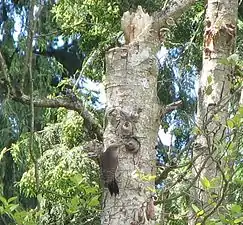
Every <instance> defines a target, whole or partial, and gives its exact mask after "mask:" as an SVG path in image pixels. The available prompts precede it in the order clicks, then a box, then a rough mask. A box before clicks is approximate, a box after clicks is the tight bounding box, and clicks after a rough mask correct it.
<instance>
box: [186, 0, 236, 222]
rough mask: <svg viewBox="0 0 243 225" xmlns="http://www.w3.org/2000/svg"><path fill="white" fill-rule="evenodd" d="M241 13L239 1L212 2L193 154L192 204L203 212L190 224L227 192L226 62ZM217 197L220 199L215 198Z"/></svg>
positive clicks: (208, 213)
mask: <svg viewBox="0 0 243 225" xmlns="http://www.w3.org/2000/svg"><path fill="white" fill-rule="evenodd" d="M237 11H238V1H237V0H231V1H228V0H219V1H214V0H209V1H208V6H207V10H206V17H205V24H206V27H205V32H204V52H203V69H202V72H201V75H200V81H199V93H198V108H197V126H198V131H197V132H198V137H197V140H196V144H195V147H194V152H193V154H194V156H195V157H198V158H197V160H196V161H195V166H194V168H193V174H194V176H197V175H198V174H199V173H200V175H199V176H198V177H199V179H198V180H197V182H196V184H195V189H194V190H192V192H191V194H192V195H191V200H192V203H193V204H194V205H196V206H197V207H198V209H200V210H203V211H201V213H202V215H201V216H200V215H197V216H196V213H195V212H193V211H191V213H190V216H189V222H188V224H190V225H195V224H196V223H197V222H201V223H202V224H204V223H205V221H206V220H207V219H208V218H210V217H211V216H212V215H213V214H214V213H215V211H216V210H217V208H218V207H219V205H220V203H222V198H223V195H224V193H223V192H224V191H225V190H226V189H227V182H226V181H225V180H224V174H223V173H222V168H223V166H224V165H225V162H223V157H224V156H225V154H226V152H225V151H222V148H221V149H220V146H221V147H222V146H223V143H224V141H225V136H226V132H228V131H227V129H226V120H227V117H228V114H229V113H228V109H229V100H230V86H231V79H232V76H233V68H232V66H231V65H230V64H229V63H226V64H223V63H222V60H223V59H227V58H228V57H229V56H230V55H231V54H232V53H233V52H234V49H235V39H236V22H237ZM221 167H222V168H221ZM205 179H206V180H208V181H209V182H210V184H209V185H210V188H209V187H205ZM203 183H204V185H203ZM206 186H207V185H206ZM213 195H216V196H217V198H215V199H214V198H213ZM194 209H195V207H194ZM194 211H195V210H194ZM197 213H198V212H197Z"/></svg>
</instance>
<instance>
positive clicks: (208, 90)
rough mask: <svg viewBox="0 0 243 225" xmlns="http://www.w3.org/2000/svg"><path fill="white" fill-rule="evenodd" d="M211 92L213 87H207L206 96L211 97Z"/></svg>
mask: <svg viewBox="0 0 243 225" xmlns="http://www.w3.org/2000/svg"><path fill="white" fill-rule="evenodd" d="M212 92H213V86H212V85H208V86H207V88H206V95H211V94H212Z"/></svg>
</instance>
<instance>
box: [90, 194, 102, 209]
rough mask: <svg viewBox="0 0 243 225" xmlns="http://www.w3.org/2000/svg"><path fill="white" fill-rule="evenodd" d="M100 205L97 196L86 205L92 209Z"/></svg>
mask: <svg viewBox="0 0 243 225" xmlns="http://www.w3.org/2000/svg"><path fill="white" fill-rule="evenodd" d="M99 204H100V201H99V195H96V196H94V197H93V198H92V199H91V200H90V202H89V203H88V206H90V207H94V206H97V205H99Z"/></svg>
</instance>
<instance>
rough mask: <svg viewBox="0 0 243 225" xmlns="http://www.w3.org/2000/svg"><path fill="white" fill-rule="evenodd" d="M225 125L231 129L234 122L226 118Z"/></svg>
mask: <svg viewBox="0 0 243 225" xmlns="http://www.w3.org/2000/svg"><path fill="white" fill-rule="evenodd" d="M227 126H228V127H229V128H230V129H233V128H234V122H233V121H232V119H228V120H227Z"/></svg>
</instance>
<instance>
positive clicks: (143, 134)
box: [101, 7, 159, 225]
mask: <svg viewBox="0 0 243 225" xmlns="http://www.w3.org/2000/svg"><path fill="white" fill-rule="evenodd" d="M152 22H153V21H152V17H150V16H149V15H148V14H144V13H143V11H142V9H141V8H140V7H139V8H138V10H137V12H136V13H132V14H130V13H128V12H127V13H125V14H124V16H123V20H122V27H123V29H124V33H125V39H126V45H124V46H123V47H119V48H114V49H111V50H110V51H109V52H108V53H107V55H106V69H107V73H106V77H105V81H104V83H105V89H106V97H107V108H106V116H105V117H106V118H105V120H106V121H105V132H104V151H106V150H107V149H108V148H109V147H112V146H115V147H116V148H117V149H116V150H117V151H118V167H117V170H116V173H115V177H116V180H117V183H118V187H119V194H118V195H116V196H115V194H113V195H112V196H111V195H110V193H109V192H108V190H106V188H105V191H104V196H103V215H102V218H101V224H109V225H118V224H119V225H123V224H127V225H131V224H133V225H135V224H154V222H153V221H154V218H155V214H154V206H153V201H152V198H151V196H152V195H153V190H155V182H154V181H155V177H153V176H154V175H155V165H156V163H155V161H156V152H155V145H156V140H157V134H158V129H159V107H158V103H157V73H158V62H157V59H156V57H155V53H156V51H157V50H158V47H159V46H158V43H159V42H158V40H157V34H156V32H154V30H153V29H152ZM111 188H112V187H111ZM115 189H116V188H115ZM115 191H116V190H115Z"/></svg>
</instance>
